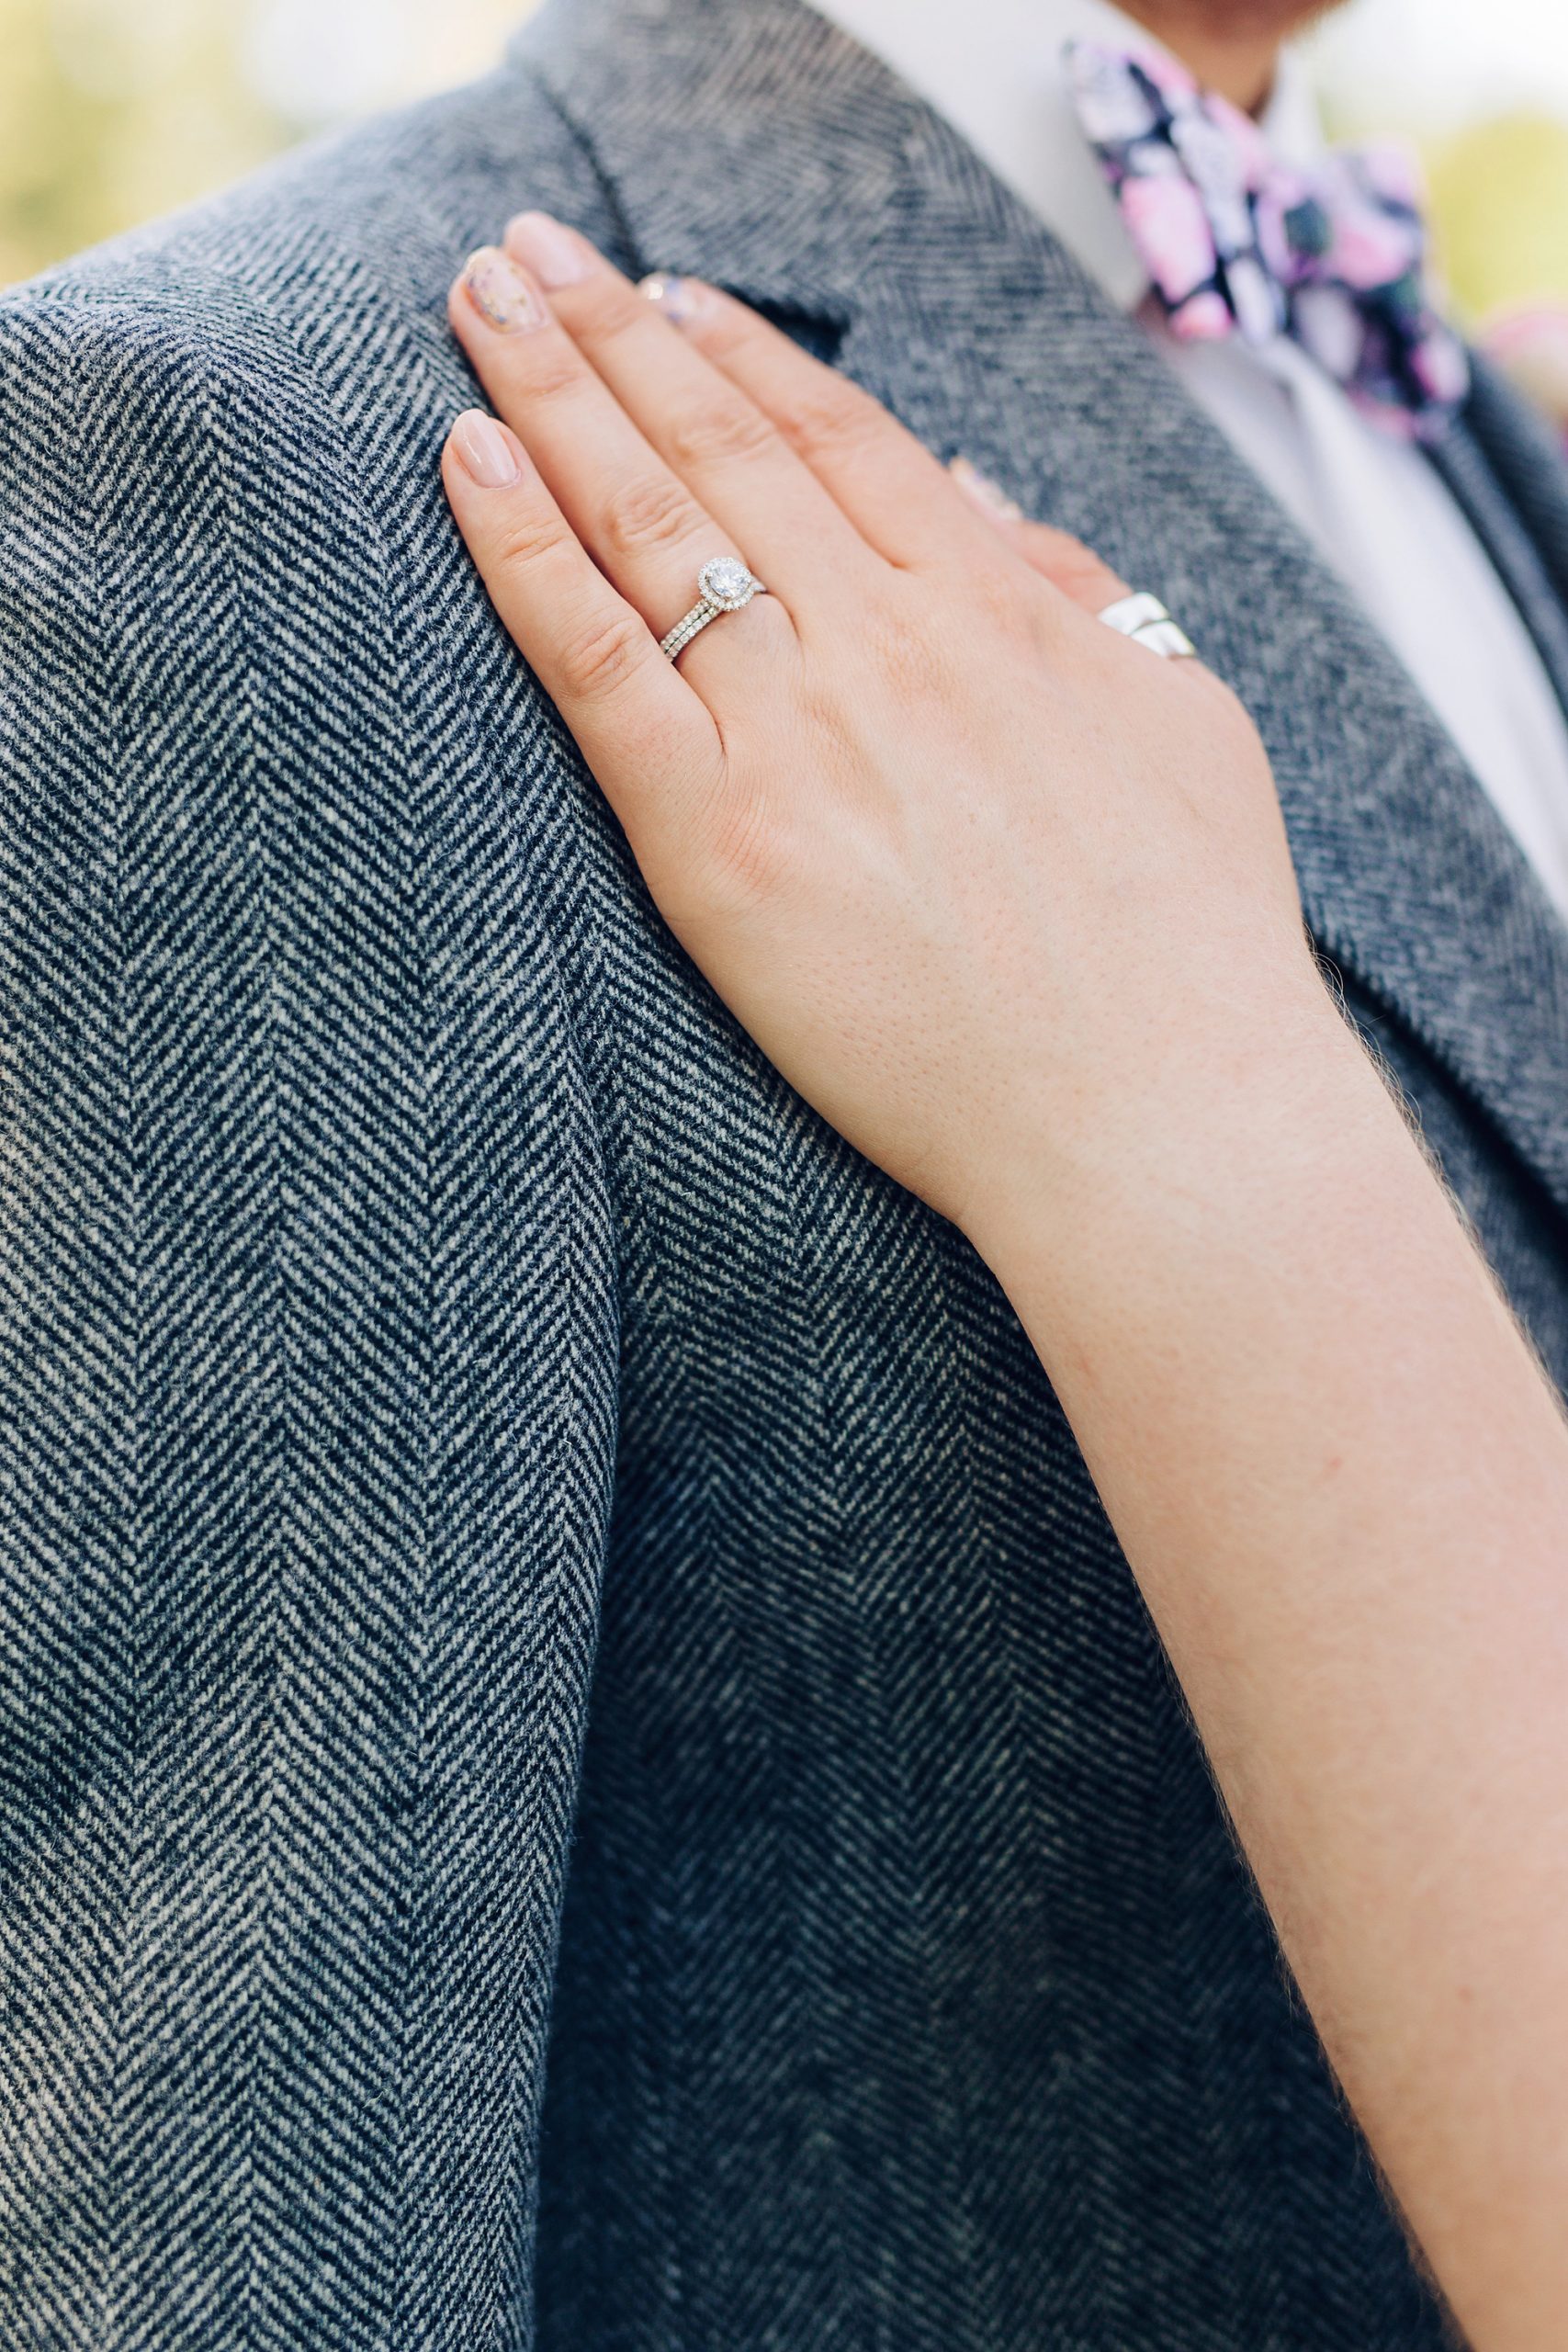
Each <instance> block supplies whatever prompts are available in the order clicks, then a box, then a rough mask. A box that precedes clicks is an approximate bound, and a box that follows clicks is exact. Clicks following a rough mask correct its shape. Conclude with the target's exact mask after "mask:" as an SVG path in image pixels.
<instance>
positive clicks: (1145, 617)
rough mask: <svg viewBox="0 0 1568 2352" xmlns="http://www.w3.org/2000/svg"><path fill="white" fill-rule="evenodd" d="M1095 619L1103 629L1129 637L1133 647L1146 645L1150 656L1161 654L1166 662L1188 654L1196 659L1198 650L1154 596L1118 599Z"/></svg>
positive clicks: (1143, 595)
mask: <svg viewBox="0 0 1568 2352" xmlns="http://www.w3.org/2000/svg"><path fill="white" fill-rule="evenodd" d="M1097 617H1098V618H1099V619H1100V620H1102V621H1103V622H1104V623H1105V626H1106V628H1113V629H1116V630H1117V631H1118V632H1119V633H1120V634H1121V635H1122V637H1130V638H1131V639H1132V640H1133V642H1134V645H1146V646H1147V647H1148V649H1149V651H1150V652H1151V653H1159V654H1163V655H1164V657H1165V658H1166V660H1168V661H1173V660H1174V661H1179V660H1181V659H1183V658H1184V657H1185V656H1186V655H1188V654H1190V655H1191V656H1192V657H1193V659H1194V660H1196V659H1197V653H1198V649H1197V647H1196V646H1195V645H1194V644H1193V642H1192V639H1190V637H1189V636H1188V634H1187V631H1186V630H1185V629H1184V628H1178V626H1177V624H1176V622H1175V621H1173V620H1172V619H1171V617H1170V615H1169V614H1168V612H1167V611H1166V609H1165V606H1164V605H1162V604H1161V603H1160V600H1159V598H1158V597H1157V596H1150V595H1146V594H1142V593H1140V594H1137V595H1135V596H1118V597H1117V599H1116V602H1115V603H1114V604H1113V605H1107V606H1106V607H1105V610H1104V611H1103V612H1102V613H1100V614H1099V615H1098V616H1097Z"/></svg>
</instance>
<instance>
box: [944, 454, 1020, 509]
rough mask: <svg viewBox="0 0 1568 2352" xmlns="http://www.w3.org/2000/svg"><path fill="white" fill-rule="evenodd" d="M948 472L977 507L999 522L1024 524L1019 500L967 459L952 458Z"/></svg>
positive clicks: (949, 461)
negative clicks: (1010, 495) (1009, 494)
mask: <svg viewBox="0 0 1568 2352" xmlns="http://www.w3.org/2000/svg"><path fill="white" fill-rule="evenodd" d="M947 470H948V472H949V473H950V474H951V475H952V476H953V481H955V482H956V483H957V484H958V487H959V489H960V490H961V491H963V492H964V495H965V496H966V497H968V498H971V499H973V500H974V502H975V503H976V506H978V507H980V508H981V509H982V510H983V511H984V512H985V513H986V514H987V515H993V516H994V517H995V518H996V520H997V521H998V522H1000V523H1021V522H1022V520H1023V509H1022V507H1021V505H1020V504H1019V503H1018V501H1017V499H1016V498H1010V497H1009V496H1008V494H1007V492H1006V491H1005V490H1003V489H1001V488H1000V487H999V486H998V484H997V483H996V482H994V481H992V480H991V478H990V476H989V474H983V473H982V472H981V471H980V469H979V467H978V466H975V465H971V464H970V462H969V460H968V458H949V460H948V466H947Z"/></svg>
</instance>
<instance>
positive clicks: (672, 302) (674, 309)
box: [637, 269, 709, 327]
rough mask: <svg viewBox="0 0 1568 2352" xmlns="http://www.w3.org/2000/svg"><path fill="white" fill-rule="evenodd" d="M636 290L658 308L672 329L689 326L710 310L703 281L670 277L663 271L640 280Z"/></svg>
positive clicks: (652, 273)
mask: <svg viewBox="0 0 1568 2352" xmlns="http://www.w3.org/2000/svg"><path fill="white" fill-rule="evenodd" d="M637 292H638V293H639V294H645V295H646V296H647V297H648V300H649V301H650V302H652V303H655V304H657V306H658V308H659V309H660V310H661V311H663V313H664V315H665V317H666V318H667V319H668V320H669V321H670V323H671V326H677V327H684V326H690V325H691V323H692V321H693V320H694V319H699V318H701V316H702V314H703V312H704V311H705V310H706V309H707V307H708V300H709V297H708V289H707V288H706V287H705V285H704V284H703V283H702V281H701V279H700V278H695V277H667V276H666V274H665V273H664V271H663V270H661V269H656V270H653V271H651V272H650V273H649V276H648V277H639V278H638V280H637Z"/></svg>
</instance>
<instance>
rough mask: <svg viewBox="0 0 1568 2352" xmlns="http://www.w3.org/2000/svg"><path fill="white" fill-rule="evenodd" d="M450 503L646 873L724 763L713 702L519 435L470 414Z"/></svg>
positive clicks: (449, 465)
mask: <svg viewBox="0 0 1568 2352" xmlns="http://www.w3.org/2000/svg"><path fill="white" fill-rule="evenodd" d="M441 470H442V479H443V481H444V482H445V484H446V496H447V500H448V502H449V503H450V505H451V508H452V513H453V515H454V517H455V519H456V521H457V527H458V529H459V530H460V531H461V533H462V535H463V538H464V541H465V543H466V545H467V547H468V553H469V554H470V555H471V556H472V558H473V560H474V563H475V565H476V567H477V568H478V571H479V577H480V578H481V580H482V581H483V582H484V584H485V587H486V589H487V590H488V592H489V594H490V598H491V603H492V604H493V605H494V606H495V609H496V611H497V613H498V614H499V615H500V616H501V619H502V622H503V624H504V626H505V628H506V630H507V633H508V635H509V636H510V637H511V639H512V641H513V644H514V645H515V646H516V648H517V650H518V651H519V652H520V653H521V654H522V656H523V658H524V660H525V662H527V664H528V666H529V668H530V669H531V670H532V671H533V672H534V673H535V675H536V677H537V679H538V681H539V684H541V685H542V686H543V687H544V690H545V692H546V693H547V695H549V697H550V700H551V701H552V702H553V703H554V704H555V706H556V707H557V708H558V711H559V712H560V715H561V717H562V718H564V719H565V721H566V723H567V725H568V727H570V729H571V732H572V734H573V736H574V737H575V738H576V740H577V743H578V746H579V748H580V750H581V752H582V756H583V758H584V759H585V760H586V761H587V763H588V764H589V766H590V767H591V768H592V771H593V774H594V776H595V777H596V779H597V780H598V783H599V784H600V786H601V787H602V788H603V790H604V795H605V797H606V798H607V799H608V800H609V802H610V805H611V807H612V808H613V809H615V814H616V815H617V816H618V817H619V818H620V820H621V822H622V823H623V825H624V826H625V827H626V831H627V834H628V836H629V837H630V838H631V842H632V847H633V849H634V851H636V853H637V856H638V858H639V860H642V861H643V862H644V864H645V865H646V862H647V860H646V857H645V854H644V853H645V850H652V851H654V852H655V854H657V852H658V850H659V849H660V847H668V848H669V849H671V850H674V849H676V848H677V845H676V844H675V843H674V842H668V843H665V842H658V841H653V842H649V841H646V840H639V838H638V836H639V834H645V833H646V831H647V830H648V827H649V824H652V825H653V826H655V827H656V828H657V829H660V830H668V829H669V828H671V826H674V825H678V823H679V820H680V812H681V810H682V808H685V807H689V806H690V805H691V804H692V801H693V798H694V795H698V796H702V797H705V796H706V793H707V792H708V790H709V789H711V787H712V786H713V785H714V783H715V782H716V779H717V777H718V775H719V774H720V772H721V770H722V765H723V757H724V752H723V745H722V743H721V741H720V739H719V734H718V730H717V729H716V726H715V724H714V721H713V718H712V715H711V714H710V712H709V711H708V709H707V707H706V705H705V703H704V702H703V701H702V700H701V699H700V697H699V696H698V695H695V694H694V693H693V691H692V689H691V688H690V687H689V686H688V685H687V684H686V683H685V681H684V680H683V679H682V677H681V676H680V674H679V673H678V672H677V671H676V668H675V666H674V664H673V662H671V661H669V660H668V659H667V657H666V656H665V655H664V654H663V653H662V652H661V651H660V647H659V644H658V642H657V640H656V639H655V638H654V636H653V634H652V632H651V630H650V629H649V627H648V624H647V622H646V621H645V620H644V619H643V617H642V616H641V614H640V613H638V612H637V611H635V610H634V608H633V607H632V606H631V605H628V604H627V603H626V599H625V597H624V596H621V595H619V594H617V593H616V592H615V589H614V588H613V587H612V586H611V585H610V582H608V581H607V580H606V579H605V577H604V573H603V572H602V571H600V570H599V568H598V566H597V564H595V563H594V561H593V560H592V557H591V556H590V555H589V554H588V552H587V550H586V549H585V548H584V547H583V545H582V543H581V540H580V539H579V538H578V537H577V534H576V533H575V531H573V529H572V527H571V526H570V523H569V522H568V521H567V519H566V517H565V515H563V514H562V513H561V511H560V508H559V507H558V505H557V504H556V502H555V500H554V499H553V498H552V497H551V495H550V493H549V492H548V490H547V488H546V486H545V484H544V482H543V481H542V480H541V479H540V476H539V473H538V471H537V469H536V467H535V466H534V465H533V464H532V462H531V461H530V459H529V458H528V455H527V452H526V451H525V448H524V447H523V445H522V443H521V442H520V441H519V440H518V438H517V435H515V434H514V433H513V431H512V430H511V428H510V427H509V426H507V425H504V424H499V423H498V422H497V421H496V419H495V418H494V417H491V416H487V415H486V414H485V413H484V412H483V411H482V410H479V409H470V410H468V411H467V412H466V413H464V414H463V415H462V416H460V417H458V418H457V422H456V424H454V425H453V427H452V430H451V432H450V434H449V435H448V436H447V440H446V449H445V450H444V452H443V455H442V469H441Z"/></svg>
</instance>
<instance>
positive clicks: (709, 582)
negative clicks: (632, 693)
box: [659, 555, 768, 662]
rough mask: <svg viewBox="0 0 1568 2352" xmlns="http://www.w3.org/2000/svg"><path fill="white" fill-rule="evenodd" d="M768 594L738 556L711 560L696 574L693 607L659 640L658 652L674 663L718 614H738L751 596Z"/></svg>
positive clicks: (714, 557)
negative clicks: (677, 656) (695, 591)
mask: <svg viewBox="0 0 1568 2352" xmlns="http://www.w3.org/2000/svg"><path fill="white" fill-rule="evenodd" d="M767 593H768V592H767V590H766V589H765V588H764V587H763V585H762V583H761V581H760V580H759V579H758V578H757V575H756V573H755V572H754V571H748V570H747V568H746V566H745V565H744V564H743V563H742V562H741V561H740V560H739V557H738V556H733V555H716V556H710V557H709V559H708V560H707V562H706V563H705V564H704V566H703V568H702V570H701V571H699V572H698V574H697V601H696V603H695V604H694V605H693V606H692V609H691V611H690V612H689V613H686V614H684V615H682V618H681V619H680V620H678V621H677V622H676V624H675V626H674V628H672V629H671V631H670V632H669V634H668V635H667V636H665V637H661V638H660V640H659V650H660V652H661V653H663V654H666V655H667V656H668V657H669V659H670V660H671V662H673V661H674V659H675V657H676V655H677V654H678V653H680V652H682V650H684V649H685V647H687V646H688V645H690V643H691V641H692V639H693V638H694V637H695V636H696V635H697V633H698V631H699V630H700V629H705V628H706V627H707V625H708V623H709V621H716V620H717V618H718V616H719V615H720V613H738V612H739V610H740V607H741V605H749V604H750V601H751V599H752V597H753V596H765V595H766V594H767Z"/></svg>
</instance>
